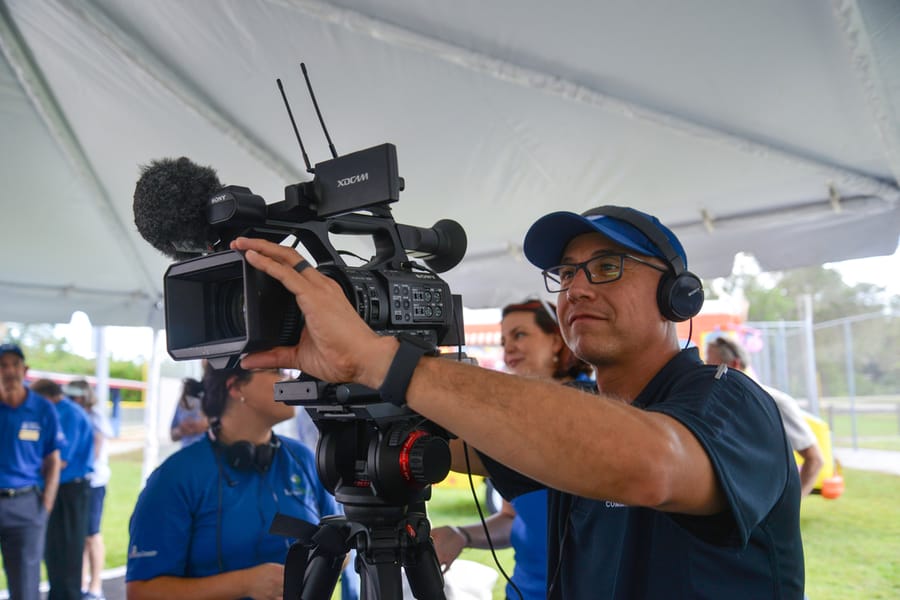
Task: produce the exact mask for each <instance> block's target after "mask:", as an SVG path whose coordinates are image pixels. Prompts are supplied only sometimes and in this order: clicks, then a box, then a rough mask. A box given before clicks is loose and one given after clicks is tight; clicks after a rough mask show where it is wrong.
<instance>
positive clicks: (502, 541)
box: [431, 300, 593, 600]
mask: <svg viewBox="0 0 900 600" xmlns="http://www.w3.org/2000/svg"><path fill="white" fill-rule="evenodd" d="M500 331H501V342H500V343H501V344H502V345H503V362H505V363H506V368H507V369H508V370H509V371H510V372H512V373H514V374H516V375H524V376H526V377H540V378H544V379H555V380H556V381H558V382H560V383H568V382H572V384H576V385H593V382H591V381H590V375H591V368H590V366H588V365H587V364H586V363H583V362H581V361H580V360H578V359H577V358H575V356H574V355H573V354H572V353H571V351H570V350H569V349H568V347H567V346H566V344H565V342H563V339H562V335H561V334H560V331H559V325H558V324H557V322H556V307H555V306H554V305H552V304H550V303H549V302H544V301H541V300H530V301H527V302H524V303H521V304H510V305H508V306H506V307H504V308H503V311H502V321H501V322H500ZM485 524H486V525H487V528H488V531H489V532H490V536H491V543H492V544H493V545H494V548H506V547H509V546H512V548H513V549H514V551H515V563H516V566H515V570H514V571H513V575H512V578H511V579H512V583H513V584H515V586H516V587H517V588H518V589H519V591H520V592H521V598H523V600H532V599H533V600H538V599H540V600H543V599H544V598H546V597H547V492H546V490H541V491H537V492H532V493H530V494H525V495H522V496H519V497H518V498H516V499H515V500H513V502H512V503H510V502H507V501H506V500H504V501H503V505H502V507H501V509H500V511H499V512H497V513H496V514H494V515H492V516H491V517H490V518H488V519H487V520H486V521H485ZM431 535H432V538H433V539H434V545H435V550H436V551H437V555H438V562H440V564H441V565H444V566H447V567H449V565H450V564H451V563H452V562H453V561H454V560H456V558H457V557H458V556H459V554H460V552H462V550H463V549H464V548H481V549H486V548H488V547H489V546H488V542H487V538H486V537H485V534H484V527H483V526H482V524H481V523H480V522H479V523H473V524H471V525H464V526H462V527H438V528H435V529H434V530H433V531H432V533H431ZM506 597H507V598H519V597H520V596H519V594H517V593H516V592H515V590H514V588H513V587H512V585H507V587H506Z"/></svg>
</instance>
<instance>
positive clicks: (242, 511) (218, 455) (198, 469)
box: [125, 367, 340, 600]
mask: <svg viewBox="0 0 900 600" xmlns="http://www.w3.org/2000/svg"><path fill="white" fill-rule="evenodd" d="M281 379H282V375H281V373H280V372H279V371H277V370H257V371H246V370H244V369H242V368H240V367H237V368H234V369H221V370H212V369H209V368H207V371H206V375H205V377H204V380H203V383H204V388H205V393H204V396H203V409H204V412H205V413H206V415H207V416H208V417H209V419H210V422H211V423H212V426H211V429H210V431H209V434H208V436H207V438H206V439H205V440H203V441H202V442H198V443H195V444H192V445H190V446H187V447H185V448H182V449H181V450H179V451H178V452H176V453H175V454H173V455H172V456H171V457H169V458H168V459H167V460H166V461H165V462H164V463H163V464H162V465H160V467H158V468H157V469H156V470H155V471H154V472H153V474H152V475H151V476H150V478H149V479H148V480H147V486H146V487H145V488H144V490H143V492H141V495H140V497H139V498H138V501H137V505H136V506H135V509H134V514H133V515H132V518H131V524H130V527H129V531H130V534H131V541H130V544H129V552H128V567H127V572H126V576H125V579H126V582H127V591H128V597H129V598H130V599H131V600H141V599H144V598H191V599H204V598H223V599H224V598H229V599H231V598H245V597H249V598H255V599H257V600H269V599H275V598H281V594H282V585H283V579H284V567H283V563H284V560H285V555H286V553H287V550H288V548H289V547H290V544H291V543H292V542H293V541H294V540H291V539H288V538H285V537H281V536H277V535H271V534H269V533H268V531H269V526H270V525H271V523H272V518H273V517H274V516H275V514H276V513H282V514H285V515H288V516H291V517H295V518H298V519H302V520H304V521H307V522H310V523H314V524H316V523H318V522H319V520H320V519H321V518H322V517H324V516H327V515H331V514H337V513H339V512H340V510H339V508H338V506H337V504H336V502H335V501H334V498H333V496H331V494H329V493H328V492H327V491H326V490H325V489H324V488H323V487H322V485H321V483H320V482H319V480H318V478H317V476H316V470H315V459H314V456H313V453H312V451H311V450H309V449H308V448H306V447H305V446H303V445H302V444H300V443H299V442H297V441H295V440H290V439H281V438H278V437H276V436H275V435H274V434H273V433H272V427H273V426H274V425H275V424H277V423H280V422H282V421H285V420H287V419H290V418H291V417H292V416H293V414H294V409H293V407H291V406H288V405H286V404H282V403H279V402H275V401H274V392H273V386H274V384H275V383H276V382H277V381H279V380H281Z"/></svg>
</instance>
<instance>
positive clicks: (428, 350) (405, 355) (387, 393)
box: [378, 335, 434, 407]
mask: <svg viewBox="0 0 900 600" xmlns="http://www.w3.org/2000/svg"><path fill="white" fill-rule="evenodd" d="M397 341H398V342H400V347H399V348H398V349H397V353H396V354H395V355H394V360H392V361H391V366H390V368H389V369H388V372H387V375H386V376H385V378H384V381H383V382H382V383H381V387H380V388H378V393H379V394H380V395H381V399H382V400H384V401H385V402H390V403H391V404H393V405H395V406H400V407H403V406H406V388H408V387H409V381H410V379H412V376H413V372H414V371H415V370H416V366H418V364H419V359H420V358H422V356H423V355H425V354H434V348H432V347H431V345H430V344H427V343H425V342H423V341H422V340H420V339H417V338H415V337H412V336H406V335H398V336H397Z"/></svg>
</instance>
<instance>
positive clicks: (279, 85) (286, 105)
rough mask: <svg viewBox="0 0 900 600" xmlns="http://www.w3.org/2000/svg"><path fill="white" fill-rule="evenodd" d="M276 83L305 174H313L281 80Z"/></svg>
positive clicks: (313, 170)
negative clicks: (295, 138)
mask: <svg viewBox="0 0 900 600" xmlns="http://www.w3.org/2000/svg"><path fill="white" fill-rule="evenodd" d="M275 81H276V83H278V89H279V91H281V98H282V99H283V100H284V107H285V108H286V109H287V113H288V117H289V118H290V119H291V126H292V127H293V128H294V135H296V136H297V143H298V144H300V154H302V155H303V162H304V163H306V172H307V173H315V172H316V171H315V169H313V168H312V165H310V164H309V157H308V156H307V155H306V148H304V147H303V140H301V139H300V131H299V130H298V129H297V122H296V121H295V120H294V113H293V112H291V105H290V103H289V102H288V99H287V94H285V93H284V86H283V85H282V84H281V78H278V79H276V80H275Z"/></svg>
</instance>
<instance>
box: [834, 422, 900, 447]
mask: <svg viewBox="0 0 900 600" xmlns="http://www.w3.org/2000/svg"><path fill="white" fill-rule="evenodd" d="M833 420H834V428H833V429H832V431H831V438H832V442H833V443H834V445H835V446H845V447H850V446H852V445H853V422H852V420H851V417H850V415H847V414H840V415H835V416H834V419H833ZM856 436H857V443H858V445H859V447H860V448H872V449H875V450H894V451H900V415H898V414H897V413H895V412H893V413H890V412H886V413H865V412H859V413H857V415H856Z"/></svg>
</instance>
